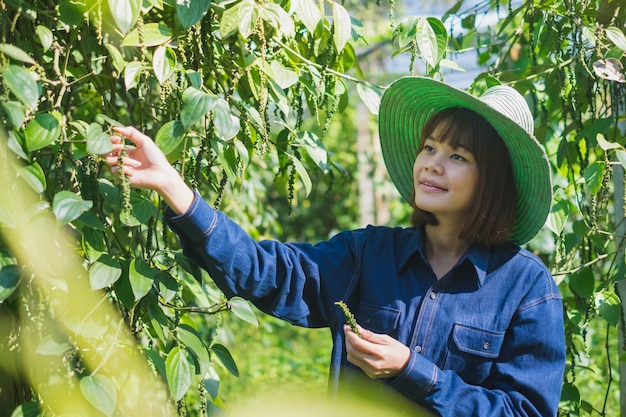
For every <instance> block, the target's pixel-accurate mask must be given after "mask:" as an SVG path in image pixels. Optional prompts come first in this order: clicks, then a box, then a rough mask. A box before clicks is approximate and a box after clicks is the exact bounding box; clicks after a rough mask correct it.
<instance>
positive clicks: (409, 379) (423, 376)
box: [390, 349, 439, 400]
mask: <svg viewBox="0 0 626 417" xmlns="http://www.w3.org/2000/svg"><path fill="white" fill-rule="evenodd" d="M438 372H439V368H437V366H436V365H435V364H433V363H432V362H431V361H429V360H428V359H426V358H424V357H423V356H422V355H420V354H419V353H417V352H415V351H414V350H413V349H411V356H410V358H409V362H408V363H407V365H406V367H405V368H404V370H403V371H402V373H400V375H398V376H397V377H395V378H393V379H392V380H391V381H390V384H391V386H392V387H393V388H394V389H395V390H397V391H398V392H400V393H401V394H402V395H404V396H406V397H407V398H410V399H413V400H416V399H419V398H421V397H423V396H425V395H426V394H428V393H430V392H431V391H432V390H433V388H434V387H435V383H436V382H437V376H438Z"/></svg>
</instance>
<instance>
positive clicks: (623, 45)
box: [605, 26, 626, 52]
mask: <svg viewBox="0 0 626 417" xmlns="http://www.w3.org/2000/svg"><path fill="white" fill-rule="evenodd" d="M605 34H606V37H607V38H608V39H609V40H610V41H611V42H613V43H614V44H615V46H617V47H618V48H619V49H621V50H622V51H624V52H626V36H624V33H623V32H622V31H621V30H620V29H619V28H616V27H615V26H611V27H608V28H606V30H605Z"/></svg>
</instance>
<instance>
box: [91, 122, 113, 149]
mask: <svg viewBox="0 0 626 417" xmlns="http://www.w3.org/2000/svg"><path fill="white" fill-rule="evenodd" d="M112 149H113V144H112V143H111V139H109V135H107V134H106V133H105V132H104V131H103V130H102V127H101V126H100V125H99V124H98V123H92V124H90V125H89V128H88V129H87V153H90V154H92V155H104V154H107V153H109V152H111V150H112Z"/></svg>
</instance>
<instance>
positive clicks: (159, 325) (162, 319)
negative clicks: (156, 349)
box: [148, 302, 169, 345]
mask: <svg viewBox="0 0 626 417" xmlns="http://www.w3.org/2000/svg"><path fill="white" fill-rule="evenodd" d="M148 318H149V320H150V325H151V327H152V331H153V332H154V333H156V335H157V337H158V338H159V340H160V341H161V343H163V345H166V344H167V343H168V342H167V336H166V335H165V332H166V331H168V330H169V326H168V318H167V316H166V315H165V313H163V310H161V307H160V306H159V305H158V304H157V303H156V302H154V303H148Z"/></svg>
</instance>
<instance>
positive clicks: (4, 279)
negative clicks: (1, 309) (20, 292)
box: [0, 265, 21, 304]
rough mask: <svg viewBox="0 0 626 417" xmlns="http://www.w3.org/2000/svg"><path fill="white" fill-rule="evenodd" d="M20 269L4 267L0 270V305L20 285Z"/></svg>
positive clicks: (13, 266)
mask: <svg viewBox="0 0 626 417" xmlns="http://www.w3.org/2000/svg"><path fill="white" fill-rule="evenodd" d="M20 272H21V268H20V267H18V266H17V265H5V266H3V267H1V268H0V304H2V302H3V301H4V300H6V299H7V298H9V296H10V295H11V294H13V292H14V291H15V289H16V288H17V286H18V285H19V283H20Z"/></svg>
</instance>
